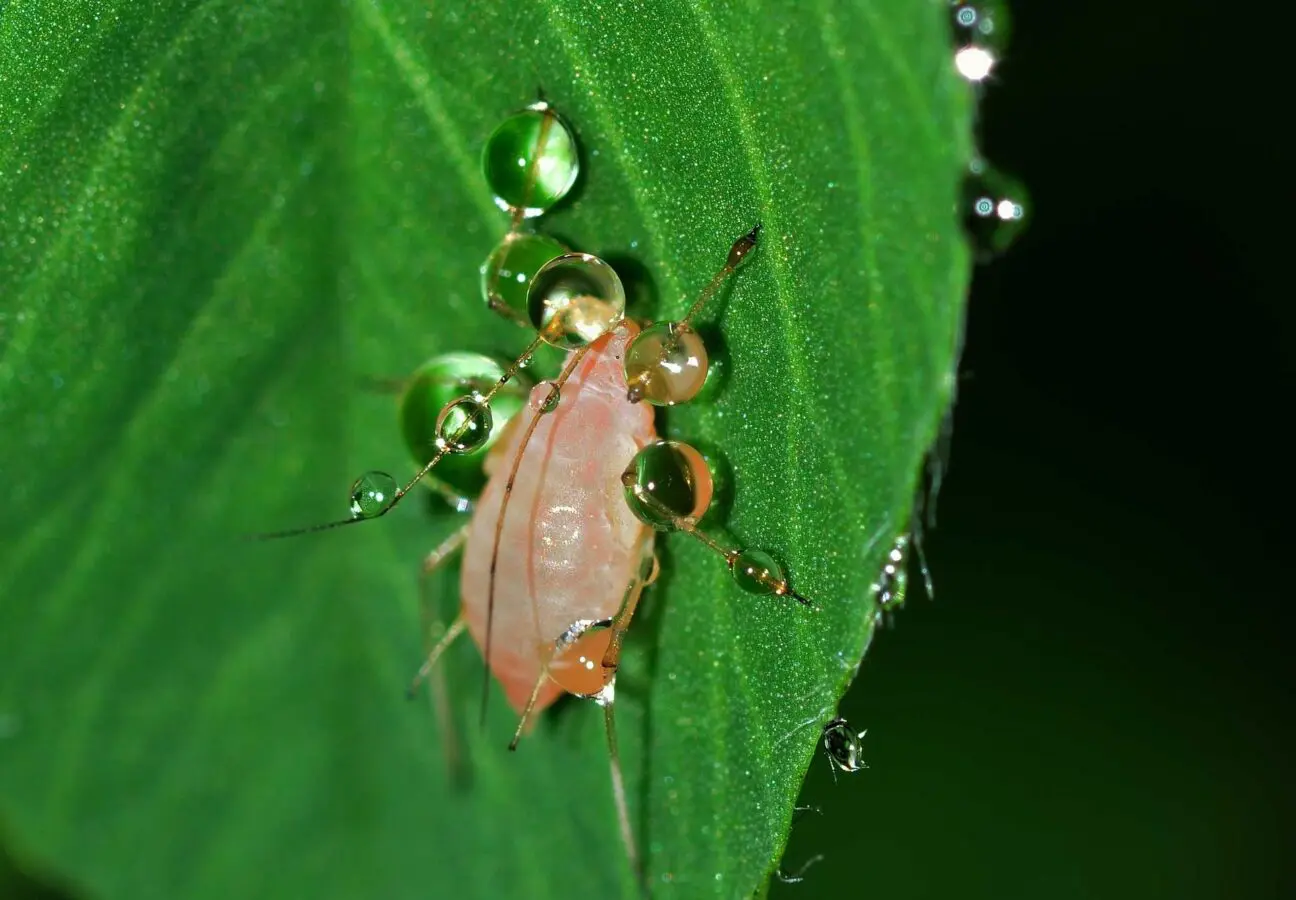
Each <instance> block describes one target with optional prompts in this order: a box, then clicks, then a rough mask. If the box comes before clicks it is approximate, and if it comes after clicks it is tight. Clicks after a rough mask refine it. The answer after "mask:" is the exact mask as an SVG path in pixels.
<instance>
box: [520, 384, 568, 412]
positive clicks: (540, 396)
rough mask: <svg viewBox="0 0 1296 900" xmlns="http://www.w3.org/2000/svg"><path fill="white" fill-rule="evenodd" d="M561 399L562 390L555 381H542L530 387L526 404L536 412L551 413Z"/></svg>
mask: <svg viewBox="0 0 1296 900" xmlns="http://www.w3.org/2000/svg"><path fill="white" fill-rule="evenodd" d="M561 400H562V390H561V389H560V388H559V387H558V384H557V382H553V381H542V382H540V383H539V384H537V385H536V386H535V387H533V388H532V389H531V396H530V397H528V398H527V405H528V406H530V407H531V409H532V410H534V411H535V412H538V413H551V412H553V411H554V410H555V409H557V408H558V403H559V402H560V401H561Z"/></svg>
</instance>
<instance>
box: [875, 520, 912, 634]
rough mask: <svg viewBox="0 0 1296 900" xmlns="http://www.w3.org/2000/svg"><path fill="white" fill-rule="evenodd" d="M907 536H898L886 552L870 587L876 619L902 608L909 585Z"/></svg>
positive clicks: (879, 619) (906, 534)
mask: <svg viewBox="0 0 1296 900" xmlns="http://www.w3.org/2000/svg"><path fill="white" fill-rule="evenodd" d="M908 567H909V534H908V533H907V532H906V533H905V534H902V535H900V536H899V537H897V538H896V539H895V543H894V544H892V545H891V549H890V550H888V551H887V556H886V560H885V562H883V563H882V571H881V572H880V573H878V578H877V581H875V582H874V583H873V585H872V586H871V590H872V592H873V602H874V603H875V604H877V619H878V621H881V620H882V618H883V617H884V616H885V615H888V614H890V613H893V612H895V611H896V610H898V609H899V608H900V607H902V606H904V601H905V591H906V589H907V588H908V585H909V573H908Z"/></svg>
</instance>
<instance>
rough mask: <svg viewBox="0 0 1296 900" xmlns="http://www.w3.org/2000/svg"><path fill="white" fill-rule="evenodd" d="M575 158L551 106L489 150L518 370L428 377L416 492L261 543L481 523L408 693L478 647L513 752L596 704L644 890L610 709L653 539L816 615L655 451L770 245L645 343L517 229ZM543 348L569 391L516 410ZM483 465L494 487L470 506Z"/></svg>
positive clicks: (590, 281) (543, 390) (747, 242)
mask: <svg viewBox="0 0 1296 900" xmlns="http://www.w3.org/2000/svg"><path fill="white" fill-rule="evenodd" d="M577 159H578V157H577V154H576V151H575V140H574V137H573V135H572V132H571V130H570V128H568V126H567V125H566V123H564V122H563V120H562V119H561V118H559V117H558V115H557V114H556V113H555V112H554V111H553V110H552V108H551V107H549V106H548V105H547V104H546V103H544V102H540V103H536V104H533V105H532V106H530V107H527V108H526V109H524V110H522V111H521V112H519V113H516V114H515V115H513V116H511V117H510V118H509V119H507V120H506V121H505V122H504V123H503V124H502V125H500V126H499V128H497V129H496V130H495V132H494V133H493V134H492V135H491V137H490V139H489V140H488V142H487V145H486V148H485V153H484V160H483V163H484V169H485V172H486V176H487V180H488V182H489V184H490V186H491V188H492V190H493V191H494V192H495V195H496V201H497V203H498V205H500V206H501V208H503V209H505V210H506V211H508V212H509V213H510V221H511V226H510V229H509V232H508V234H507V235H506V236H505V237H504V239H503V240H502V241H501V243H500V244H499V246H498V247H497V248H496V249H495V250H494V251H493V252H492V253H491V254H490V257H489V258H488V259H487V261H486V264H485V265H484V266H483V267H482V290H483V294H484V296H485V300H486V303H487V305H488V307H489V308H491V309H493V310H495V311H496V312H498V313H500V314H501V315H503V316H505V317H506V318H509V319H511V320H513V321H514V322H517V323H519V324H521V325H524V326H526V327H527V328H530V329H533V330H534V333H535V337H534V339H533V340H532V341H531V343H530V345H529V346H528V347H527V349H526V350H524V351H523V354H522V355H521V356H520V357H519V358H518V359H517V360H515V361H514V362H513V363H511V364H509V365H507V366H504V365H501V364H499V363H497V362H494V361H492V360H490V359H488V358H486V357H479V356H476V355H475V354H451V355H447V356H443V357H438V358H437V359H434V360H433V361H432V362H430V363H428V364H427V365H426V366H424V367H423V368H422V369H420V370H419V372H418V373H416V375H415V377H414V378H413V379H411V380H410V382H409V383H408V384H407V385H406V392H405V397H404V400H403V402H402V420H403V422H404V426H405V433H406V440H407V442H408V443H410V445H411V448H412V449H413V450H414V451H415V453H416V458H417V459H418V462H419V463H420V465H421V469H420V470H419V472H418V474H416V475H415V476H414V478H413V479H411V480H410V481H409V482H407V483H406V484H404V485H398V484H397V482H396V481H395V479H393V478H392V477H391V476H390V475H386V474H384V473H380V472H370V473H366V474H365V475H363V476H361V478H360V479H358V480H357V481H356V482H355V484H353V485H352V491H351V516H350V518H347V519H342V520H339V521H336V522H331V523H326V524H323V525H316V526H312V527H309V528H304V529H297V530H295V531H291V532H280V533H277V534H274V535H267V536H266V537H279V536H284V535H288V534H302V533H308V532H314V531H322V530H326V529H330V528H337V527H342V526H345V525H350V524H353V523H356V522H361V521H368V520H371V519H375V518H379V517H381V516H383V515H386V514H387V513H388V512H390V511H391V509H392V508H394V507H395V506H396V505H397V504H398V503H399V502H400V501H401V499H402V498H403V497H405V496H406V495H407V494H408V493H409V492H410V491H411V490H412V489H413V488H414V486H415V485H416V484H417V483H419V482H420V481H422V480H425V479H427V480H428V482H429V483H430V484H431V485H432V486H433V487H434V488H435V489H436V490H437V491H439V492H440V493H442V494H443V495H444V496H446V497H447V499H449V500H450V501H451V502H452V504H453V505H454V506H455V507H456V508H458V509H460V510H467V509H469V508H471V509H472V516H471V519H470V521H469V522H468V523H467V524H466V525H464V526H463V527H462V528H460V529H459V530H458V531H457V532H456V533H455V534H454V535H452V536H451V537H450V538H449V539H448V540H446V541H445V542H443V544H442V545H441V546H439V547H437V548H436V549H435V550H434V551H433V552H432V553H431V554H429V555H428V557H427V558H426V559H425V560H424V564H423V571H424V573H425V575H426V574H428V573H430V572H432V571H434V570H436V569H437V568H438V567H439V566H441V565H443V564H444V563H445V562H446V561H447V560H448V559H450V558H451V556H452V555H453V554H454V553H456V552H458V551H460V550H462V553H463V565H462V571H461V583H460V601H461V610H460V613H459V615H458V616H457V617H456V618H455V620H454V621H453V622H452V623H451V624H450V625H449V626H448V627H447V628H446V630H445V632H444V634H443V635H442V636H441V638H440V640H438V641H437V642H436V644H435V646H433V647H432V648H431V651H430V652H429V654H428V656H427V659H426V660H425V662H424V663H423V665H422V667H421V668H420V669H419V670H418V673H417V674H416V675H415V677H414V680H413V682H412V684H411V692H412V691H413V689H414V688H415V687H416V686H417V685H418V684H419V683H420V682H421V681H422V680H423V679H424V678H425V677H427V676H428V675H429V674H430V673H431V672H432V671H433V669H434V667H435V666H436V663H437V661H438V660H439V658H440V657H441V655H442V654H443V653H444V651H445V650H446V648H447V647H448V646H450V645H451V643H452V642H453V641H455V640H456V639H457V638H458V637H459V636H460V635H461V634H463V633H464V632H465V631H467V632H468V633H469V634H471V635H472V638H473V640H474V642H475V643H476V644H477V645H478V647H480V648H481V651H482V656H483V659H484V661H485V663H486V667H487V676H486V680H485V681H484V682H483V693H482V710H483V715H484V712H485V705H486V698H487V697H488V696H489V694H488V689H489V677H490V676H494V678H495V680H496V681H498V682H499V683H500V685H501V687H502V688H503V690H504V693H505V696H506V697H507V698H508V702H509V704H510V705H511V706H512V707H513V709H514V710H515V711H517V712H518V713H519V717H520V718H519V723H518V726H517V730H516V732H515V733H514V736H513V740H512V742H511V743H510V745H509V747H510V749H514V748H516V747H517V745H518V742H519V740H520V739H521V737H522V735H523V734H524V733H525V731H526V728H527V726H528V723H529V722H530V721H531V719H532V717H533V716H534V715H535V714H536V713H538V712H539V711H541V710H543V709H544V708H545V707H546V706H548V705H549V704H551V703H552V702H554V700H556V699H557V698H558V697H559V696H561V695H562V694H563V693H570V694H575V695H576V696H578V697H584V698H588V699H592V700H594V701H595V702H596V703H597V704H598V705H599V706H601V707H602V708H603V710H604V720H605V725H606V734H607V743H608V750H609V757H610V761H611V772H612V786H613V794H614V798H615V802H616V811H617V817H618V821H619V825H620V831H621V836H622V840H623V842H624V844H625V848H626V852H627V855H628V857H629V859H630V863H631V866H632V868H633V869H634V870H635V872H636V873H637V874H641V872H640V867H639V862H638V856H637V852H636V846H635V841H634V836H633V833H632V829H631V826H630V815H629V810H628V807H627V802H626V791H625V786H624V782H623V778H622V774H621V765H620V758H619V754H618V751H617V738H616V727H615V722H614V717H613V709H614V700H615V683H616V673H617V668H618V666H619V664H620V655H621V648H622V645H623V642H624V640H625V635H626V632H627V629H628V628H629V626H630V623H631V620H632V619H633V616H634V613H635V610H636V608H637V605H638V602H639V598H640V596H641V594H642V592H643V589H644V587H645V586H646V585H648V584H650V583H651V582H652V580H653V579H654V578H655V575H656V561H655V557H654V555H653V541H654V537H655V533H656V532H671V531H680V532H684V533H685V534H688V535H690V536H691V537H693V538H695V539H697V540H698V541H699V542H701V543H702V544H704V545H705V546H706V547H708V548H709V549H711V550H712V551H713V552H714V553H716V554H717V555H718V556H720V557H721V558H722V559H723V560H724V562H725V564H726V566H727V567H728V569H729V571H730V573H731V575H732V577H733V579H734V581H735V583H736V584H737V585H738V586H739V587H740V588H741V589H742V590H744V591H746V592H747V593H751V594H758V595H773V596H777V597H790V598H792V599H794V600H796V601H798V602H799V603H801V604H803V605H805V606H808V607H811V608H813V606H812V604H811V603H810V601H809V600H807V599H806V598H805V597H803V596H802V595H800V594H798V593H796V592H795V591H793V590H792V588H791V586H790V584H789V582H788V579H787V577H786V575H785V574H784V572H783V569H782V568H781V566H780V565H779V564H778V563H777V562H775V561H774V559H773V558H772V557H771V556H770V555H769V554H767V553H765V552H763V551H761V550H757V549H752V548H743V547H736V546H731V545H728V544H726V543H723V542H722V541H720V540H719V539H717V538H715V537H713V536H711V535H709V534H706V533H704V532H703V531H701V530H700V529H699V528H698V522H699V520H700V519H701V518H702V516H703V514H704V513H705V512H706V511H707V508H708V505H709V503H710V501H711V494H712V478H711V473H710V471H709V470H708V468H707V464H706V462H705V460H704V459H703V458H702V456H701V454H700V453H698V451H697V450H695V449H694V448H693V447H691V446H689V445H688V444H686V443H683V442H680V441H667V440H661V439H660V438H659V437H658V435H657V432H656V430H655V427H654V421H653V414H652V406H670V405H674V404H677V403H684V402H687V401H688V400H690V399H692V398H693V397H694V396H695V395H696V394H697V393H698V391H699V390H700V389H701V387H702V385H703V382H704V380H705V378H706V373H707V368H708V363H707V353H706V347H705V346H704V345H703V342H702V340H701V338H700V337H699V336H698V335H697V333H696V332H695V331H694V330H693V328H692V325H691V323H692V321H693V319H694V318H695V317H696V315H697V314H698V313H699V312H700V311H701V309H702V308H703V306H704V305H705V303H706V302H707V300H708V299H709V298H710V297H712V296H713V295H714V294H715V293H716V291H718V290H719V289H720V287H721V286H722V285H723V284H724V283H725V281H726V280H727V279H728V278H729V277H730V276H731V275H732V274H733V273H734V272H735V271H736V270H737V269H738V267H739V266H740V265H741V264H742V263H743V261H744V260H745V259H746V258H747V256H748V255H749V254H750V253H751V252H752V251H753V250H754V249H755V248H756V245H757V241H758V239H759V235H760V226H759V225H757V226H755V227H754V228H752V229H751V230H750V231H748V232H747V233H745V234H743V235H742V236H740V237H739V238H738V239H737V240H736V241H734V242H733V244H732V246H731V247H730V249H729V253H728V256H727V257H726V259H725V263H724V265H723V266H721V267H720V269H719V270H718V271H717V272H716V274H715V276H714V277H713V278H712V279H711V281H710V282H709V283H708V284H707V285H706V287H705V288H704V289H703V290H702V291H701V293H700V294H699V295H698V298H697V299H696V300H695V301H694V303H693V304H692V306H691V307H690V308H689V310H688V312H687V314H686V315H685V316H684V317H683V318H682V319H680V320H678V321H671V322H658V323H655V324H652V325H649V326H647V327H645V328H642V329H641V328H640V327H639V326H637V325H636V324H635V323H633V322H631V321H629V320H627V319H625V317H624V311H625V293H624V289H623V287H622V285H621V281H620V278H619V277H618V276H617V273H616V272H615V270H613V269H612V267H611V266H609V265H608V264H607V263H606V262H604V261H603V260H601V259H599V258H598V257H595V256H592V255H590V254H586V253H580V252H574V251H571V250H570V249H569V248H567V247H565V246H563V245H562V244H561V243H559V242H558V241H555V240H553V239H552V238H548V237H545V236H543V235H540V234H536V233H533V232H530V231H525V230H523V228H522V226H523V223H524V221H525V220H527V219H531V218H533V217H535V216H538V215H540V214H541V213H543V212H544V211H545V210H547V209H548V208H550V207H551V206H552V205H553V204H554V203H557V202H558V201H559V200H561V199H562V197H563V196H564V195H565V194H566V193H567V191H568V190H570V188H571V186H572V184H573V183H574V181H575V178H576V174H577V173H576V167H577V165H578V163H577ZM542 344H548V345H550V346H554V347H558V348H560V349H563V350H567V351H569V352H568V355H567V358H566V361H565V363H564V365H563V367H562V371H561V373H560V374H559V375H558V376H557V377H556V378H555V379H553V380H552V381H542V382H540V383H539V384H537V385H535V386H534V387H533V388H531V389H530V391H529V395H527V397H526V400H525V402H524V401H523V399H522V398H523V395H524V393H525V387H524V385H523V381H522V378H521V376H520V369H521V368H522V367H523V365H524V364H525V362H526V361H527V360H528V359H530V357H531V355H532V354H533V353H535V352H536V351H537V350H538V349H539V348H540V346H541V345H542ZM642 401H647V404H645V403H643V402H642ZM483 464H484V465H483ZM478 466H482V467H483V468H484V471H485V475H486V482H485V486H484V488H483V489H481V491H480V496H479V497H478V498H477V499H476V501H475V502H474V501H472V500H471V499H470V495H471V494H473V493H474V492H475V491H476V489H477V488H478V487H480V476H479V475H477V473H476V470H477V467H478ZM438 467H439V468H438ZM433 469H437V471H436V473H435V475H432V477H429V475H430V473H432V471H433ZM474 478H476V479H477V481H476V483H474V481H473V479H474Z"/></svg>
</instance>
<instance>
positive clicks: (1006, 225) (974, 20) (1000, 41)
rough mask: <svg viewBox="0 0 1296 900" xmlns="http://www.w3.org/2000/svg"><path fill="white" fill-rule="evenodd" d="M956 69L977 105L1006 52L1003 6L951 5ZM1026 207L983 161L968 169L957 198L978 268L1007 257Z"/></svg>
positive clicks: (992, 0)
mask: <svg viewBox="0 0 1296 900" xmlns="http://www.w3.org/2000/svg"><path fill="white" fill-rule="evenodd" d="M950 30H951V33H952V35H953V44H954V69H955V71H957V72H958V74H959V75H960V76H961V77H962V78H963V79H964V80H966V81H967V82H968V83H969V84H971V85H972V86H973V88H974V90H975V91H976V95H977V99H978V100H979V99H980V97H981V94H982V92H983V91H984V90H985V88H986V86H987V85H989V84H991V83H992V82H993V80H994V78H995V75H996V71H997V69H998V66H999V64H1000V62H1001V60H1002V59H1003V57H1004V54H1005V52H1006V51H1007V48H1008V35H1009V17H1008V8H1007V5H1006V4H1004V3H1003V2H1001V0H982V2H965V0H950ZM1029 211H1030V201H1029V198H1028V197H1027V195H1026V191H1025V189H1024V188H1023V187H1022V185H1021V184H1020V183H1019V182H1018V181H1017V180H1016V179H1014V178H1013V177H1011V176H1010V175H1006V174H1004V173H1003V172H1000V171H998V170H997V169H995V168H994V167H993V166H992V165H991V164H990V163H989V162H987V161H986V160H985V159H984V158H982V157H981V156H979V155H978V156H976V157H974V158H973V159H972V161H971V162H970V163H969V164H968V169H967V172H966V173H965V174H964V179H963V189H962V192H961V195H960V197H959V209H958V213H959V219H960V220H961V222H962V224H963V228H964V230H965V232H966V233H967V236H968V239H969V240H970V241H971V244H972V251H973V256H974V258H975V259H976V261H977V262H978V263H986V262H990V261H991V260H993V259H994V258H995V257H997V256H999V255H1000V254H1002V253H1003V252H1004V251H1006V250H1007V249H1008V248H1009V247H1011V246H1012V244H1013V243H1014V242H1015V241H1016V240H1017V238H1018V237H1019V236H1020V235H1021V233H1022V231H1023V230H1024V229H1025V227H1026V223H1027V219H1028V215H1029Z"/></svg>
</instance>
